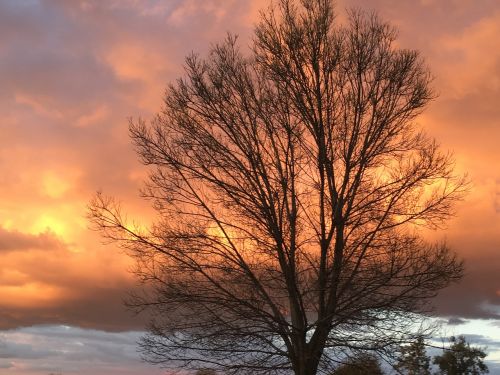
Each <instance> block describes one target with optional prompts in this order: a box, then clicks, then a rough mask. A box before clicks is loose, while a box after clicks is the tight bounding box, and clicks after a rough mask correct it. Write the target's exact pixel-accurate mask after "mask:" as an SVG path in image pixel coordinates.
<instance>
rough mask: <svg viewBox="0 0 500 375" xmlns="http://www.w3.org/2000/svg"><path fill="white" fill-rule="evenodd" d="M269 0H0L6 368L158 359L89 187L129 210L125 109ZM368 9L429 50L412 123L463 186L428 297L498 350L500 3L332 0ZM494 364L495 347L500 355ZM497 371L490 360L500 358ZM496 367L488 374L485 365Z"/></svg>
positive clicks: (155, 97)
mask: <svg viewBox="0 0 500 375" xmlns="http://www.w3.org/2000/svg"><path fill="white" fill-rule="evenodd" d="M267 4H268V2H267V0H203V1H202V0H161V1H160V0H106V1H101V0H93V1H91V0H89V1H84V0H1V1H0V114H1V117H0V118H1V121H0V373H1V374H4V373H5V374H13V375H14V374H16V375H18V374H19V375H38V374H43V375H47V374H48V373H50V372H57V373H61V374H78V375H84V374H95V375H105V374H145V375H149V374H151V375H154V374H160V371H159V370H158V369H156V368H154V367H151V366H149V365H147V364H143V363H141V362H140V360H139V356H138V354H137V353H136V346H135V342H136V341H137V339H138V337H139V336H140V335H141V332H140V331H141V330H142V329H143V327H144V319H143V318H141V317H140V316H139V317H137V316H134V315H133V314H131V313H130V312H129V311H127V310H126V309H125V307H124V306H123V303H122V302H123V299H124V298H126V295H127V294H126V293H127V291H130V290H133V289H134V288H135V280H134V278H133V275H132V274H131V273H130V269H131V268H132V266H133V263H132V261H131V260H130V259H129V258H127V256H126V255H125V254H123V253H122V252H121V251H120V250H119V249H117V248H116V247H115V246H113V245H109V244H108V245H105V244H103V243H102V239H101V238H100V237H99V234H98V233H95V232H93V231H91V230H89V228H88V227H89V225H88V222H87V220H86V218H85V214H86V209H87V205H88V202H89V200H90V199H91V198H92V196H93V195H94V194H95V192H96V191H98V190H102V191H103V192H104V193H106V194H110V195H113V196H115V197H116V198H117V199H119V200H121V201H123V202H124V204H123V206H124V208H125V209H126V211H127V212H128V213H129V215H130V216H131V217H135V218H144V219H145V220H148V219H147V218H151V217H152V215H153V213H152V211H151V209H150V208H149V207H148V203H147V202H144V201H142V200H141V199H140V198H139V197H138V189H139V188H140V186H141V183H142V181H143V180H144V178H145V176H146V170H145V169H144V167H142V166H141V165H140V163H139V162H138V161H137V158H136V155H135V154H134V151H133V147H132V145H131V143H130V141H129V138H128V131H127V126H128V118H135V119H137V118H139V117H141V118H144V119H146V120H147V119H150V118H152V116H154V114H155V113H156V112H157V111H159V110H160V109H161V102H162V95H163V92H164V89H165V87H166V85H167V84H168V82H171V81H173V80H175V79H176V78H178V77H180V76H181V75H182V64H183V60H184V57H185V56H186V55H188V54H189V53H191V52H192V51H196V52H199V53H200V54H202V55H203V54H204V53H206V52H207V50H208V49H209V47H210V45H213V43H216V42H217V41H220V40H221V39H223V38H224V37H225V35H226V33H227V32H228V31H230V32H232V33H234V34H238V35H239V40H240V42H241V44H242V45H243V46H248V45H249V43H250V38H251V35H252V31H253V27H254V24H255V22H256V20H257V19H258V11H259V9H261V8H263V7H264V6H266V5H267ZM353 6H354V7H360V8H363V9H369V10H376V11H377V12H379V14H380V15H381V17H382V18H383V19H385V20H387V21H390V22H391V23H392V24H393V25H394V26H396V27H397V28H398V29H399V38H398V44H399V45H400V46H401V47H403V48H412V49H417V50H419V51H420V52H421V53H422V56H424V57H425V59H426V63H427V65H428V66H429V68H430V70H431V72H432V74H433V76H434V77H435V78H434V83H433V85H434V88H435V90H436V91H437V93H438V94H439V96H438V98H437V99H435V100H434V101H433V102H432V103H431V104H430V105H429V107H428V108H427V110H426V111H425V112H424V113H423V114H422V115H421V116H420V117H419V119H418V122H419V124H420V125H421V126H422V127H423V128H425V129H426V131H427V132H428V133H429V134H431V135H432V136H434V137H436V138H437V140H438V141H439V143H440V144H441V147H442V148H443V149H445V150H450V151H453V152H454V155H455V159H456V162H457V165H456V170H457V172H459V173H465V172H467V173H468V175H469V177H470V180H471V182H472V188H471V192H470V193H469V195H468V196H467V198H466V199H465V200H464V201H463V202H461V203H460V204H459V205H458V206H457V210H456V215H455V217H454V218H453V219H452V220H450V221H449V224H448V226H447V227H446V228H444V229H443V230H441V231H439V232H436V233H433V234H432V236H433V237H435V238H436V239H444V240H446V241H447V242H448V244H449V245H450V246H451V247H452V248H453V249H454V250H455V251H456V252H457V253H458V254H459V255H460V256H461V257H462V258H464V259H465V262H466V276H465V277H464V279H463V280H462V282H461V283H460V284H459V285H456V286H453V287H451V288H449V289H448V290H446V291H445V292H443V293H441V294H440V295H439V296H438V298H437V299H436V301H435V305H436V312H437V314H438V316H439V319H441V320H442V321H443V322H444V328H445V329H446V332H448V333H450V334H451V333H454V334H460V333H466V334H469V335H470V336H469V337H470V338H471V340H473V341H474V342H476V343H478V344H480V345H487V346H488V348H489V349H488V351H489V352H490V356H489V358H490V362H489V364H490V367H491V368H495V366H497V361H500V277H499V273H500V167H499V165H500V147H499V144H500V105H499V104H498V103H500V48H498V45H499V43H500V41H499V39H500V37H499V35H500V2H498V1H497V0H419V1H418V0H398V1H396V0H372V1H368V0H364V1H361V0H339V1H337V10H338V13H339V16H338V18H339V20H341V19H342V18H343V17H344V14H345V9H346V8H350V7H353ZM499 363H500V362H499ZM496 368H497V369H498V373H500V367H496ZM492 373H495V372H493V371H492Z"/></svg>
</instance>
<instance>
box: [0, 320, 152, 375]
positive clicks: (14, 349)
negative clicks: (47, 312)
mask: <svg viewBox="0 0 500 375" xmlns="http://www.w3.org/2000/svg"><path fill="white" fill-rule="evenodd" d="M141 335H142V332H122V333H109V332H104V331H97V330H84V329H81V328H75V327H70V326H61V325H59V326H50V325H44V326H36V327H29V328H22V329H16V330H9V331H4V332H1V333H0V368H11V367H12V368H13V367H14V363H15V367H16V368H17V369H22V371H23V373H27V374H32V373H36V374H39V373H41V372H42V371H43V372H45V373H48V372H59V373H62V374H106V375H108V374H109V375H114V374H116V375H118V374H139V373H140V374H147V375H156V374H160V373H161V371H160V370H158V369H155V368H153V367H152V366H147V365H145V364H143V363H141V360H140V358H139V354H138V353H137V350H136V343H137V340H138V339H139V337H140V336H141Z"/></svg>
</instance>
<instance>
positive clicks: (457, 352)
mask: <svg viewBox="0 0 500 375" xmlns="http://www.w3.org/2000/svg"><path fill="white" fill-rule="evenodd" d="M485 357H486V353H485V352H484V350H482V349H481V348H477V347H472V346H471V345H470V344H469V343H468V342H467V341H466V340H465V337H464V336H459V337H458V338H457V337H454V336H452V337H450V347H449V348H448V349H445V350H444V352H443V354H441V355H437V356H435V357H434V360H433V363H434V364H436V365H438V367H439V374H443V375H481V374H487V373H488V372H489V370H488V366H486V365H485V364H484V362H483V359H484V358H485Z"/></svg>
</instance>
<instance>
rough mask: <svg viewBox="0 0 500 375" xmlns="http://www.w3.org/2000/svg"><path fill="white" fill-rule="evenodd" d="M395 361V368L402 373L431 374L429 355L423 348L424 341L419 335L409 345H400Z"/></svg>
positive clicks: (405, 374)
mask: <svg viewBox="0 0 500 375" xmlns="http://www.w3.org/2000/svg"><path fill="white" fill-rule="evenodd" d="M400 351H401V354H400V356H399V358H398V362H397V363H396V366H395V368H396V370H397V371H398V373H400V374H404V375H431V368H430V361H431V359H430V357H429V356H428V355H427V352H426V350H425V342H424V338H423V337H422V336H419V337H418V338H417V339H416V340H415V341H414V342H412V343H411V344H410V345H405V346H402V347H401V349H400Z"/></svg>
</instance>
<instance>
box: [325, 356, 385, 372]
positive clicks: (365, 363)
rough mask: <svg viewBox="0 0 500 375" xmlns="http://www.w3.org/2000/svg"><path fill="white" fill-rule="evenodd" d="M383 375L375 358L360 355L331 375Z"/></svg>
mask: <svg viewBox="0 0 500 375" xmlns="http://www.w3.org/2000/svg"><path fill="white" fill-rule="evenodd" d="M367 374H370V375H383V374H384V372H383V371H382V368H381V367H380V364H379V362H378V360H377V358H375V357H373V356H370V355H362V356H360V357H357V358H353V359H351V360H349V361H348V362H347V363H346V364H343V365H342V366H340V367H339V368H338V369H337V370H335V371H334V372H333V374H332V375H367Z"/></svg>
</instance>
